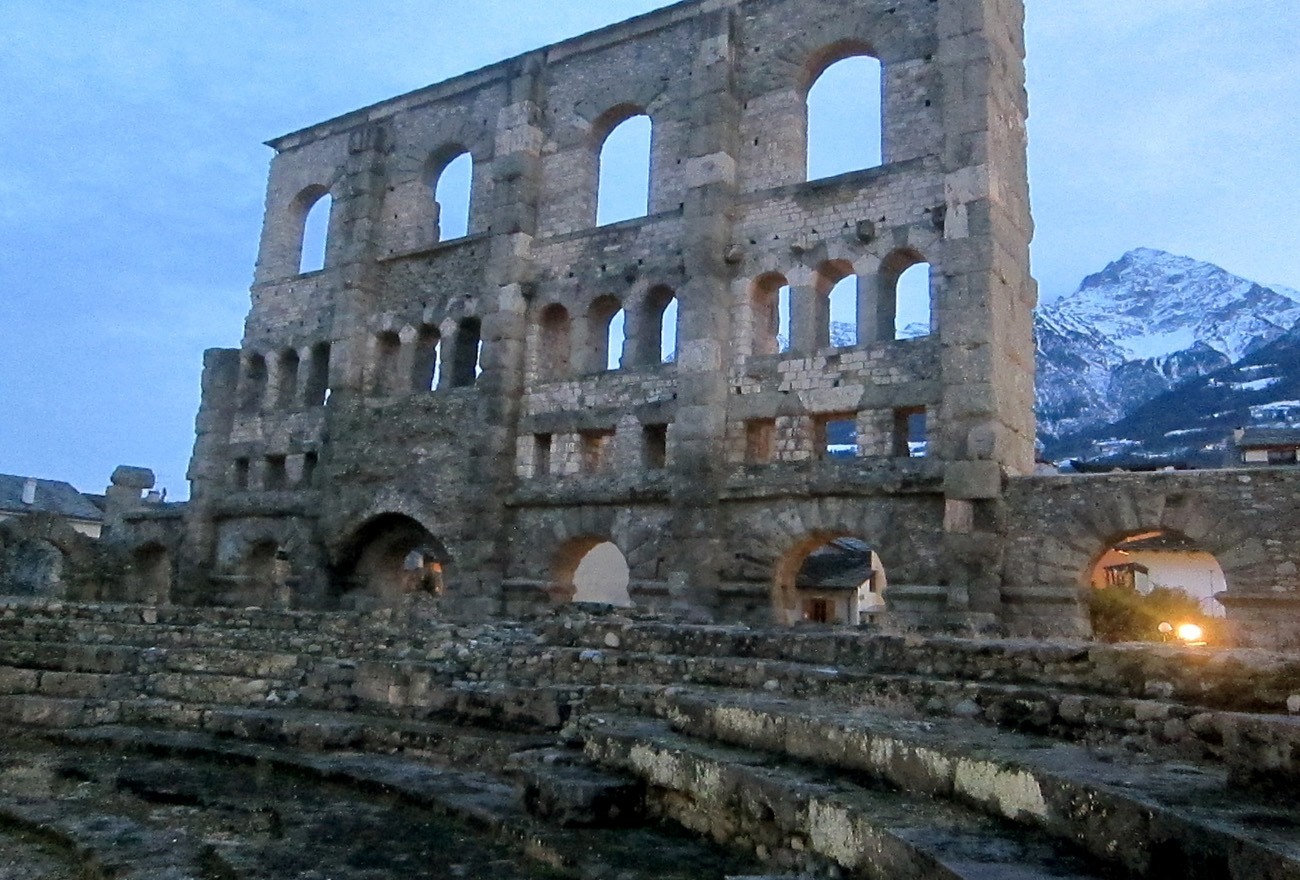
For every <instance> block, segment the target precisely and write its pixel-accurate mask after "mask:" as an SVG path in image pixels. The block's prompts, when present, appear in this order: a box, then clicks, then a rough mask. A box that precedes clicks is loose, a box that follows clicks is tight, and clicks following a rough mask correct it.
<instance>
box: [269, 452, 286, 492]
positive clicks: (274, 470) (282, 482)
mask: <svg viewBox="0 0 1300 880" xmlns="http://www.w3.org/2000/svg"><path fill="white" fill-rule="evenodd" d="M287 485H289V469H288V467H287V466H286V461H285V457H284V456H283V455H268V456H267V457H266V488H267V489H268V490H271V491H275V490H278V489H283V488H285V487H286V486H287Z"/></svg>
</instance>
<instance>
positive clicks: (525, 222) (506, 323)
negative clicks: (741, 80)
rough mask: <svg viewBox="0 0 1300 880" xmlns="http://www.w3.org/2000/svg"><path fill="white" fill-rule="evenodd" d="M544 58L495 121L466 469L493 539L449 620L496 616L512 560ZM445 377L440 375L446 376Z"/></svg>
mask: <svg viewBox="0 0 1300 880" xmlns="http://www.w3.org/2000/svg"><path fill="white" fill-rule="evenodd" d="M542 63H543V62H542V58H541V57H540V56H528V57H526V58H524V59H522V61H521V62H520V66H519V69H518V71H517V73H516V75H515V76H514V78H513V79H512V80H511V82H510V101H509V103H508V104H507V105H506V106H505V107H503V108H502V109H501V111H500V112H499V113H498V115H497V132H496V142H495V158H494V159H493V164H492V176H493V180H494V184H495V185H494V187H493V196H494V201H493V204H492V206H491V211H492V229H493V230H494V232H495V234H494V235H493V237H492V242H491V254H490V257H489V263H488V271H487V278H486V279H485V281H484V284H485V287H484V290H483V300H482V303H483V307H482V308H481V309H480V316H481V318H482V321H483V328H482V333H483V340H484V345H483V375H482V376H480V377H479V385H480V388H481V391H482V394H483V401H484V405H483V408H482V412H483V416H484V420H485V422H486V424H487V428H488V432H489V433H488V437H489V440H488V443H487V444H486V445H485V447H484V448H483V449H481V450H480V451H479V454H478V455H477V456H476V457H475V458H474V459H473V461H472V462H471V473H472V476H471V480H473V481H474V483H475V484H476V485H479V486H483V487H485V488H486V487H492V488H491V489H489V490H488V491H487V492H485V493H484V496H485V501H484V503H483V504H481V505H480V506H479V508H478V510H477V511H476V514H475V515H476V516H478V517H479V518H480V522H479V524H478V531H479V533H481V534H483V535H491V536H493V541H492V547H491V549H490V551H489V554H490V555H489V558H486V559H484V560H482V570H483V573H484V575H485V577H484V578H482V579H481V581H480V592H479V594H478V595H459V596H448V604H449V607H450V609H451V611H452V613H455V614H459V615H462V616H472V617H482V616H487V615H490V614H495V613H500V612H501V610H502V595H501V592H500V584H501V582H502V581H503V580H504V578H505V572H506V567H507V566H508V564H509V558H510V539H511V538H512V537H513V535H514V530H513V529H512V528H511V527H510V525H509V523H508V522H507V518H508V516H509V514H508V512H507V510H506V508H505V505H504V499H505V498H506V497H507V496H508V495H509V493H510V491H511V488H512V487H513V485H514V479H515V468H514V458H513V456H512V455H511V454H510V452H511V450H514V449H515V448H516V446H517V436H518V422H519V411H520V403H521V400H522V397H523V391H524V381H525V367H526V364H525V354H526V347H527V340H528V318H529V313H530V308H529V305H530V303H529V300H530V298H531V296H532V285H531V282H532V278H533V272H534V267H533V259H532V245H533V238H534V236H535V235H536V232H537V200H538V196H539V190H540V175H541V151H542V144H543V143H544V141H545V135H544V133H543V131H542V128H541V118H542V111H541V106H540V103H541V102H540V93H541V75H542ZM444 375H445V374H444Z"/></svg>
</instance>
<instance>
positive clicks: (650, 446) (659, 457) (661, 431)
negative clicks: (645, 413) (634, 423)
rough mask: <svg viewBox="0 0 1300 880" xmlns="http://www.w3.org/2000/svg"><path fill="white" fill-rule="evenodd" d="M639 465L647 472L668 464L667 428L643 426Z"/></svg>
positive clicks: (665, 426)
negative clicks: (646, 469)
mask: <svg viewBox="0 0 1300 880" xmlns="http://www.w3.org/2000/svg"><path fill="white" fill-rule="evenodd" d="M641 463H642V464H643V465H644V466H645V467H646V468H648V469H649V470H662V469H663V468H664V467H665V466H666V465H667V464H668V426H667V425H645V426H643V427H642V429H641Z"/></svg>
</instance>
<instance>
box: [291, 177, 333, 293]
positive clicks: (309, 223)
mask: <svg viewBox="0 0 1300 880" xmlns="http://www.w3.org/2000/svg"><path fill="white" fill-rule="evenodd" d="M333 204H334V200H333V198H332V197H331V196H330V194H329V193H324V194H322V195H321V197H320V198H318V199H317V200H316V201H315V202H314V203H313V204H312V205H311V207H310V208H308V209H307V213H306V216H305V217H304V218H303V224H302V250H301V251H300V253H299V259H298V273H299V274H305V273H307V272H319V271H320V270H321V269H324V268H325V256H326V250H327V248H328V245H329V227H330V210H331V209H332V207H333Z"/></svg>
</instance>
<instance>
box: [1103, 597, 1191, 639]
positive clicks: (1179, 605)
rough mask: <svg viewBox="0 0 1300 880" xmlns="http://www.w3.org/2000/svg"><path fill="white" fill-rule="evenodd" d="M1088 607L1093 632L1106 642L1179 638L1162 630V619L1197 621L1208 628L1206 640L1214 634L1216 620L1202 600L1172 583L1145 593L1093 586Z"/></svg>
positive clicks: (1180, 622)
mask: <svg viewBox="0 0 1300 880" xmlns="http://www.w3.org/2000/svg"><path fill="white" fill-rule="evenodd" d="M1089 611H1090V613H1091V616H1092V632H1093V635H1094V636H1095V637H1096V638H1097V639H1100V640H1101V641H1103V642H1163V641H1176V639H1175V638H1174V637H1173V636H1166V635H1164V634H1163V633H1161V632H1160V624H1161V623H1170V624H1173V625H1174V626H1175V627H1177V626H1180V625H1181V624H1184V623H1194V624H1196V625H1197V626H1199V627H1201V628H1202V629H1203V630H1205V640H1206V641H1207V642H1211V643H1212V642H1213V641H1214V637H1215V629H1216V621H1215V620H1214V619H1213V618H1211V617H1208V616H1207V615H1206V614H1205V612H1204V611H1202V610H1201V603H1200V602H1198V601H1197V600H1196V599H1195V598H1193V597H1192V596H1189V595H1188V594H1187V593H1186V592H1184V591H1183V590H1178V589H1173V588H1170V587H1156V588H1155V589H1154V590H1152V591H1151V592H1150V593H1147V594H1145V595H1143V594H1142V593H1139V592H1137V591H1136V590H1131V589H1127V588H1124V587H1107V588H1106V589H1102V590H1093V592H1092V597H1091V599H1090V602H1089Z"/></svg>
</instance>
